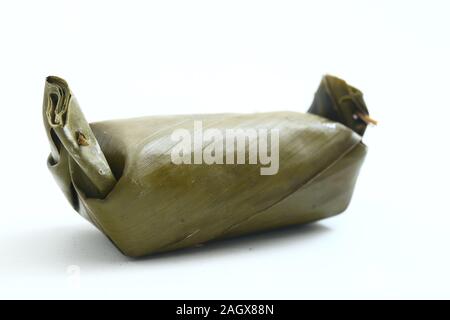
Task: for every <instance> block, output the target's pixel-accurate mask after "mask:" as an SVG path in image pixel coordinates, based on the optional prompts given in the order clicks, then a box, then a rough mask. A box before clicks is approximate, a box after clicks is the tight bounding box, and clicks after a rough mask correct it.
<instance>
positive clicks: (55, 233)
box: [0, 0, 450, 299]
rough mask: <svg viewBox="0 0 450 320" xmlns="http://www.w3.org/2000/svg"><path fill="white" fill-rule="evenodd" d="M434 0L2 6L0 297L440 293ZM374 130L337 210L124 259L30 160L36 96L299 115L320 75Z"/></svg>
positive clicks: (444, 166)
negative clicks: (360, 102) (51, 89)
mask: <svg viewBox="0 0 450 320" xmlns="http://www.w3.org/2000/svg"><path fill="white" fill-rule="evenodd" d="M449 16H450V4H449V2H448V1H411V0H409V1H392V0H390V1H361V0H359V1H317V0H315V1H308V2H307V1H293V2H287V1H242V0H241V1H158V2H156V1H155V2H151V1H120V2H119V1H61V0H58V1H42V0H41V1H20V0H19V1H2V2H1V4H0V98H1V100H0V103H1V105H0V107H1V127H0V134H1V140H0V143H1V158H0V168H1V180H0V194H1V207H0V297H1V298H158V299H165V298H179V299H187V298H193V299H196V298H204V299H205V298H210V299H212V298H234V299H241V298H253V299H259V298H269V299H270V298H288V299H290V298H450V288H449V286H450V272H449V270H450V253H449V245H450V231H449V230H450V228H449V227H450V226H449V223H450V216H449V213H450V212H449V209H448V208H449V206H448V199H449V187H448V182H449V178H450V177H449V169H448V168H449V164H450V161H449V160H450V156H449V150H448V148H449V143H448V138H449V133H448V126H449V123H450V111H449V109H450V103H449V86H450V82H449V74H450V62H449V60H450V37H449V32H450V18H449ZM326 73H330V74H333V75H337V76H339V77H342V78H344V79H345V80H347V81H348V82H349V83H350V84H353V85H355V86H356V87H358V88H360V89H361V90H362V91H363V92H364V93H365V99H366V102H367V105H368V107H369V110H370V111H371V115H373V117H374V118H376V119H377V120H379V122H380V124H379V126H378V127H375V128H369V129H368V131H367V134H366V136H365V137H364V141H365V142H366V144H367V145H368V146H369V153H368V156H367V159H366V162H365V164H364V166H363V168H362V171H361V174H360V177H359V180H358V184H357V186H356V191H355V193H354V196H353V200H352V203H351V205H350V207H349V208H348V210H347V211H346V212H345V213H344V214H342V215H340V216H338V217H336V218H331V219H329V220H325V221H323V222H320V223H316V224H312V225H309V226H304V227H294V228H290V229H288V230H281V231H275V232H269V233H265V234H260V235H255V236H248V237H244V238H240V239H237V240H226V241H222V242H219V243H215V244H212V245H208V246H205V247H202V248H197V249H192V250H183V251H178V252H173V253H169V254H164V255H159V256H156V257H149V258H145V259H140V260H133V259H129V258H126V257H124V256H122V255H121V254H120V253H119V252H118V251H117V250H116V249H115V248H114V247H113V245H111V244H110V243H109V242H108V240H107V239H106V238H105V237H104V236H103V235H102V234H100V232H98V231H97V230H96V229H94V227H92V226H90V225H89V224H88V223H87V222H86V221H84V220H83V219H82V218H81V217H79V216H78V214H76V213H75V212H74V211H73V210H72V209H71V207H70V206H69V204H68V203H67V202H66V200H65V198H64V197H63V195H62V193H61V191H60V190H59V189H58V187H57V185H56V183H55V182H54V181H53V178H52V176H51V175H50V173H49V172H48V170H47V168H46V164H45V162H46V157H47V155H48V153H49V145H48V142H47V140H46V136H45V133H44V129H43V124H42V118H41V103H42V93H43V85H44V79H45V77H46V76H47V75H59V76H61V77H63V78H65V79H66V80H67V81H68V82H69V84H70V86H71V88H72V90H73V91H74V93H75V95H76V96H77V98H78V100H79V102H80V104H81V106H82V108H83V110H84V112H85V114H86V116H87V118H88V119H89V120H90V121H99V120H106V119H112V118H124V117H135V116H144V115H152V114H177V113H204V112H208V113H209V112H211V113H212V112H236V111H238V112H254V111H274V110H297V111H305V110H307V108H308V107H309V104H310V103H311V101H312V98H313V94H314V92H315V90H316V88H317V86H318V84H319V81H320V78H321V76H322V75H323V74H326Z"/></svg>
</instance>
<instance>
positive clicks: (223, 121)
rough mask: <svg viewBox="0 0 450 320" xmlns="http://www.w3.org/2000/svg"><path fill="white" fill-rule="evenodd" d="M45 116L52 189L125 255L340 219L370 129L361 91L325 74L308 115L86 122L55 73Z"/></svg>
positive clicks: (47, 90)
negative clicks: (329, 219) (364, 136)
mask: <svg viewBox="0 0 450 320" xmlns="http://www.w3.org/2000/svg"><path fill="white" fill-rule="evenodd" d="M43 116H44V125H45V129H46V132H47V136H48V140H49V142H50V146H51V153H50V155H49V158H48V167H49V169H50V171H51V172H52V174H53V176H54V178H55V179H56V181H57V183H58V185H59V187H60V188H61V189H62V191H63V192H64V194H65V196H66V198H67V199H68V201H69V202H70V204H71V205H72V207H73V208H74V209H75V210H76V211H77V212H78V213H79V214H80V215H82V216H83V217H84V218H86V219H87V220H88V221H90V222H91V223H92V224H94V225H95V226H96V227H97V228H98V229H99V230H100V231H102V232H103V233H104V234H105V235H106V236H107V237H108V238H109V239H110V240H111V241H112V242H113V243H114V244H115V245H116V246H117V248H118V249H119V250H121V252H123V253H124V254H126V255H128V256H142V255H147V254H151V253H156V252H163V251H169V250H174V249H178V248H183V247H189V246H194V245H198V244H202V243H205V242H208V241H211V240H214V239H219V238H224V237H230V236H236V235H242V234H246V233H251V232H255V231H261V230H267V229H273V228H277V227H282V226H287V225H292V224H301V223H307V222H312V221H316V220H319V219H323V218H327V217H330V216H333V215H336V214H338V213H341V212H343V211H344V210H345V209H346V208H347V206H348V205H349V202H350V199H351V196H352V193H353V189H354V186H355V183H356V179H357V176H358V172H359V169H360V167H361V165H362V163H363V160H364V157H365V155H366V152H367V147H366V146H365V145H364V144H363V142H362V136H363V135H364V131H365V129H366V127H367V124H368V123H369V122H371V121H372V120H371V118H370V117H369V113H368V111H367V107H366V105H365V103H364V100H363V97H362V93H361V91H359V90H358V89H356V88H354V87H352V86H350V85H348V84H347V83H346V82H345V81H343V80H341V79H338V78H336V77H332V76H324V77H323V79H322V81H321V83H320V86H319V88H318V90H317V92H316V94H315V97H314V101H313V103H312V105H311V107H310V109H309V110H308V112H307V113H297V112H271V113H256V114H208V115H179V116H150V117H143V118H135V119H126V120H113V121H104V122H97V123H91V124H89V123H88V122H87V121H86V119H85V117H84V116H83V113H82V111H81V109H80V107H79V104H78V102H77V100H76V98H75V96H74V95H73V93H72V92H71V90H70V88H69V86H68V84H67V82H66V81H64V80H63V79H61V78H58V77H53V76H52V77H48V78H47V79H46V82H45V92H44V101H43ZM208 130H209V131H208ZM233 130H234V131H233ZM230 132H232V133H236V132H238V133H239V135H235V136H232V135H231V134H229V133H230ZM269 133H270V134H269ZM199 134H200V135H199ZM202 134H203V136H202ZM264 134H265V136H264ZM205 135H207V136H208V137H206V138H205ZM242 136H243V140H242V139H241V140H238V138H239V137H242ZM196 137H197V138H198V137H201V138H202V139H200V140H199V139H196ZM228 138H230V139H228ZM232 138H233V139H232ZM234 138H236V139H234ZM182 140H183V144H181V141H182ZM199 141H200V142H199ZM239 141H240V142H239ZM251 151H254V152H253V153H251Z"/></svg>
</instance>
